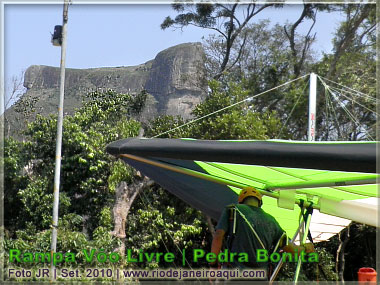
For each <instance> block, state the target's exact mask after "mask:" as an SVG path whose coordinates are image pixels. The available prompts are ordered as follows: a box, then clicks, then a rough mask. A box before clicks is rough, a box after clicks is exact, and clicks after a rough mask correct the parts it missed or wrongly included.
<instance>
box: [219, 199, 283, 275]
mask: <svg viewBox="0 0 380 285" xmlns="http://www.w3.org/2000/svg"><path fill="white" fill-rule="evenodd" d="M235 207H237V208H238V209H239V210H240V211H241V212H242V213H243V214H244V216H245V217H246V219H247V220H248V221H249V222H250V224H251V225H252V227H253V228H254V230H255V231H256V233H257V235H258V236H259V238H260V239H261V241H262V243H263V244H264V246H265V249H266V250H268V253H272V252H273V249H274V248H275V246H276V245H277V243H278V241H279V240H280V238H281V237H282V235H283V234H284V230H283V229H282V228H281V227H280V225H279V224H278V222H277V221H276V219H275V218H273V217H272V216H271V215H269V214H268V213H266V212H264V211H263V210H262V209H261V208H258V207H254V206H249V205H245V204H237V205H235ZM231 208H232V209H233V207H231V206H228V207H226V208H225V209H224V211H223V213H222V215H221V217H220V219H219V222H218V225H217V226H216V229H217V230H218V229H222V230H224V231H225V232H226V234H227V235H228V234H229V231H230V230H231V231H232V227H233V226H232V225H231V226H230V225H229V223H230V211H231ZM231 223H233V220H231ZM227 246H229V248H228V249H229V251H230V252H236V253H241V252H246V253H247V254H248V258H249V262H248V263H243V264H241V263H239V262H238V261H237V260H235V261H234V262H232V265H233V266H235V267H239V268H246V267H250V268H265V269H267V267H268V263H266V262H256V250H257V249H262V248H263V247H262V246H261V244H260V242H259V241H258V239H257V238H256V236H255V234H254V233H253V232H252V230H251V228H250V227H249V225H248V224H247V222H246V221H245V220H244V219H243V218H242V217H241V215H240V214H239V212H238V211H237V212H236V231H235V235H234V236H233V238H232V244H231V245H227Z"/></svg>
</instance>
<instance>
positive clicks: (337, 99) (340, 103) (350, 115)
mask: <svg viewBox="0 0 380 285" xmlns="http://www.w3.org/2000/svg"><path fill="white" fill-rule="evenodd" d="M327 88H328V87H327ZM328 90H329V91H330V93H331V95H332V96H333V98H334V99H335V100H336V101H337V102H338V103H339V105H340V106H341V107H342V108H343V110H344V111H345V112H346V114H347V115H348V116H349V117H350V119H351V120H352V121H353V122H354V123H355V124H356V125H357V126H358V127H360V128H362V129H363V131H364V132H365V133H366V134H367V136H368V137H369V138H370V139H371V140H374V139H373V138H372V136H371V135H370V134H369V133H368V132H367V131H366V129H365V128H364V127H363V126H362V125H361V124H360V122H359V120H358V119H357V118H356V117H355V116H354V114H352V113H351V112H350V111H348V109H347V107H346V106H344V104H343V103H342V102H341V101H340V100H339V98H338V96H337V95H336V94H335V93H334V92H332V90H331V89H330V88H328Z"/></svg>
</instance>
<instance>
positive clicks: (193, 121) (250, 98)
mask: <svg viewBox="0 0 380 285" xmlns="http://www.w3.org/2000/svg"><path fill="white" fill-rule="evenodd" d="M309 75H310V74H306V75H303V76H301V77H298V78H296V79H293V80H290V81H288V82H285V83H284V84H281V85H279V86H276V87H273V88H271V89H268V90H266V91H264V92H261V93H259V94H256V95H254V96H251V97H248V98H246V99H244V100H241V101H239V102H236V103H234V104H231V105H229V106H226V107H224V108H222V109H219V110H217V111H214V112H212V113H210V114H207V115H204V116H202V117H200V118H197V119H194V120H192V121H190V122H187V123H185V124H183V125H180V126H178V127H175V128H173V129H170V130H168V131H165V132H163V133H160V134H158V135H155V136H153V137H151V138H152V139H154V138H157V137H160V136H162V135H165V134H167V133H170V132H172V131H174V130H177V129H180V128H182V127H184V126H187V125H190V124H192V123H195V122H197V121H200V120H203V119H204V118H207V117H209V116H212V115H214V114H217V113H219V112H222V111H224V110H227V109H229V108H232V107H234V106H237V105H239V104H241V103H244V102H249V101H251V100H252V99H254V98H256V97H258V96H261V95H264V94H266V93H269V92H271V91H273V90H276V89H278V88H280V87H283V86H286V85H288V84H290V83H292V82H295V81H297V80H300V79H302V78H305V77H306V76H309Z"/></svg>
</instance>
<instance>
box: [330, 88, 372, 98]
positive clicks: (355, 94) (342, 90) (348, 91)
mask: <svg viewBox="0 0 380 285" xmlns="http://www.w3.org/2000/svg"><path fill="white" fill-rule="evenodd" d="M330 87H332V86H330ZM332 88H334V89H336V90H339V92H342V93H346V94H350V95H352V96H355V97H358V98H362V99H365V100H368V101H372V102H377V101H378V99H376V98H374V97H371V96H369V95H367V96H364V95H362V94H358V93H357V92H353V91H350V90H345V89H342V88H338V87H332Z"/></svg>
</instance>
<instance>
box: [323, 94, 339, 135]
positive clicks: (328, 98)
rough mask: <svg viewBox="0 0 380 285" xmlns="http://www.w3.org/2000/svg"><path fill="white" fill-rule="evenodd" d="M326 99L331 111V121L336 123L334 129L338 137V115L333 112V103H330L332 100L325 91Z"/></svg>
mask: <svg viewBox="0 0 380 285" xmlns="http://www.w3.org/2000/svg"><path fill="white" fill-rule="evenodd" d="M326 98H327V101H328V108H330V109H331V110H332V112H331V113H332V116H333V119H335V123H336V128H337V131H338V135H339V134H340V129H339V120H338V115H337V114H336V112H335V109H334V107H333V103H332V100H331V98H330V93H329V91H328V90H326Z"/></svg>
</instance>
